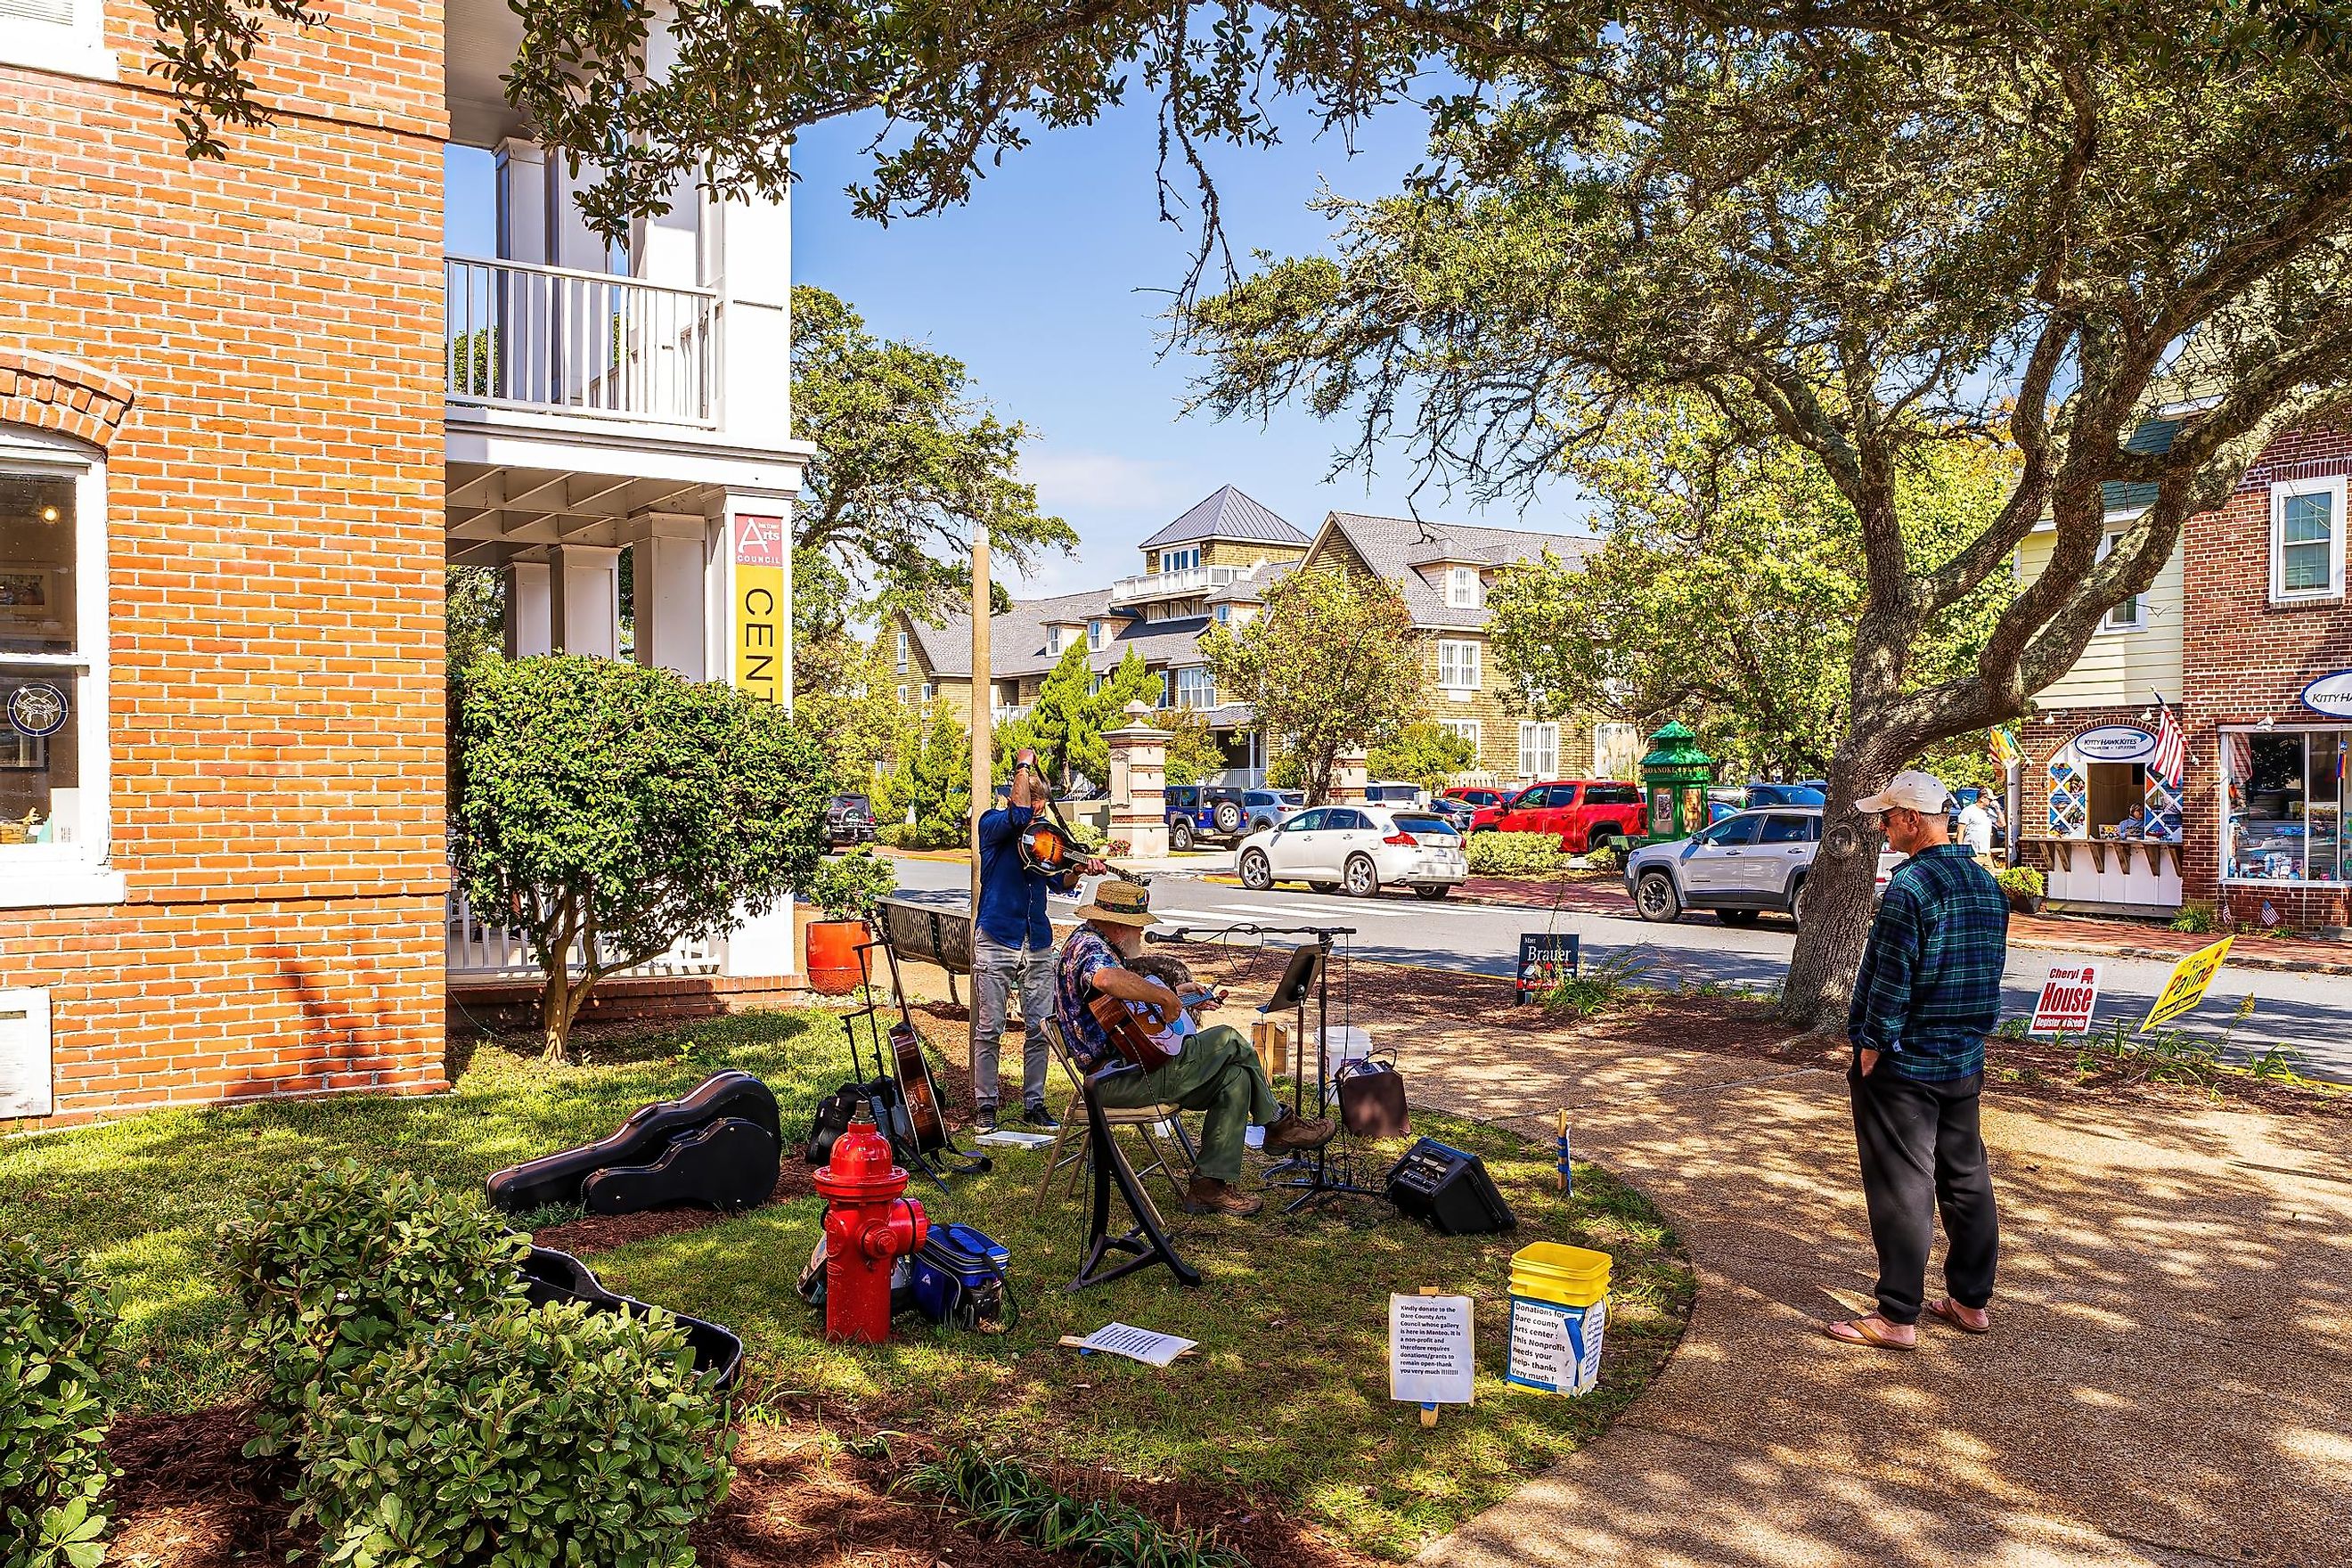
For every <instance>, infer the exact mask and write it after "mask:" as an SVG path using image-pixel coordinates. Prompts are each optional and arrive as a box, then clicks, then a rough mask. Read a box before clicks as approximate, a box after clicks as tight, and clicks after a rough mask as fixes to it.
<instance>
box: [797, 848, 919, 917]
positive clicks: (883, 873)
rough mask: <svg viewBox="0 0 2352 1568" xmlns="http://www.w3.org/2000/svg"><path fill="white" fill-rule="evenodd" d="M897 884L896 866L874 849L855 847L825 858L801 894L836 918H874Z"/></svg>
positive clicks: (895, 889)
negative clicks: (844, 853) (876, 910)
mask: <svg viewBox="0 0 2352 1568" xmlns="http://www.w3.org/2000/svg"><path fill="white" fill-rule="evenodd" d="M897 890H898V870H897V868H894V867H892V866H891V865H890V864H889V863H888V862H887V861H886V860H884V859H883V858H881V857H880V856H878V855H877V854H875V853H874V851H872V850H871V849H856V850H852V851H851V852H850V853H848V854H846V855H836V856H835V857H834V858H832V859H830V860H826V861H823V862H821V863H820V864H819V865H818V866H817V868H816V869H815V871H814V872H813V873H811V874H810V876H809V877H808V879H807V885H806V886H804V887H803V888H802V889H801V895H802V897H803V898H805V899H807V900H808V901H809V902H811V903H813V904H814V905H816V906H817V907H818V908H819V909H821V910H824V917H825V919H827V920H833V921H862V920H870V919H872V918H873V915H874V910H875V909H876V908H877V906H878V905H879V904H880V903H881V902H882V900H884V899H887V898H888V897H889V896H890V895H891V894H892V893H894V892H896V891H897Z"/></svg>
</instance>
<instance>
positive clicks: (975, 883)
mask: <svg viewBox="0 0 2352 1568" xmlns="http://www.w3.org/2000/svg"><path fill="white" fill-rule="evenodd" d="M988 592H989V590H988V530H987V529H985V528H974V529H973V530H972V531H971V834H970V836H969V842H970V844H971V929H972V945H973V947H974V949H975V950H976V949H977V948H978V947H979V944H980V814H981V813H982V812H983V811H986V810H987V809H988V806H989V796H990V794H991V792H992V786H993V770H992V763H993V762H994V761H995V752H996V742H995V735H994V733H993V729H994V725H993V721H994V718H995V710H996V702H995V695H996V681H995V679H994V677H993V675H992V672H991V668H990V665H989V647H988V633H989V616H988ZM977 983H978V982H977V977H975V979H974V984H977ZM973 1000H974V1002H975V1004H976V1003H977V1002H978V1000H979V998H978V997H977V995H975V996H974V998H973ZM979 1016H980V1008H979V1007H978V1006H977V1005H974V1006H973V1008H972V1017H973V1018H974V1019H977V1018H978V1017H979Z"/></svg>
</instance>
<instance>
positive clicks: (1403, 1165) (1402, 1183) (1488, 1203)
mask: <svg viewBox="0 0 2352 1568" xmlns="http://www.w3.org/2000/svg"><path fill="white" fill-rule="evenodd" d="M1387 1186H1388V1194H1389V1202H1391V1203H1392V1204H1394V1205H1396V1206H1397V1212H1398V1213H1400V1214H1404V1215H1411V1216H1412V1217H1413V1218H1414V1219H1417V1220H1421V1221H1423V1222H1424V1223H1426V1224H1427V1225H1428V1226H1430V1228H1431V1229H1433V1230H1435V1231H1437V1232H1438V1233H1440V1234H1441V1235H1444V1236H1483V1235H1485V1234H1486V1232H1488V1231H1494V1230H1509V1229H1510V1228H1511V1227H1512V1226H1516V1225H1517V1224H1518V1223H1519V1221H1518V1216H1517V1215H1514V1214H1512V1213H1511V1205H1508V1204H1507V1203H1505V1202H1504V1201H1503V1194H1500V1193H1498V1192H1496V1190H1495V1178H1494V1177H1492V1176H1490V1175H1488V1174H1487V1173H1486V1162H1485V1161H1483V1160H1481V1159H1479V1158H1478V1156H1477V1155H1475V1154H1473V1153H1470V1152H1467V1151H1466V1150H1462V1149H1456V1148H1454V1147H1453V1146H1452V1145H1450V1144H1446V1143H1440V1142H1438V1141H1437V1140H1436V1139H1434V1138H1423V1139H1422V1140H1421V1141H1420V1142H1417V1143H1415V1144H1414V1145H1413V1146H1412V1148H1410V1149H1408V1150H1406V1151H1405V1152H1404V1158H1402V1159H1401V1160H1399V1161H1398V1162H1397V1163H1395V1164H1393V1165H1391V1166H1390V1167H1389V1174H1388V1182H1387Z"/></svg>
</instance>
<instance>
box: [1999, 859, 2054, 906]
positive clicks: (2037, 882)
mask: <svg viewBox="0 0 2352 1568" xmlns="http://www.w3.org/2000/svg"><path fill="white" fill-rule="evenodd" d="M1993 883H1994V885H1995V886H1997V887H1999V888H2000V890H2001V891H2002V892H2004V893H2007V894H2008V895H2009V896H2010V897H2011V898H2012V899H2038V898H2040V897H2042V894H2043V893H2045V892H2047V891H2048V890H2049V884H2048V883H2046V882H2044V881H2043V880H2042V871H2041V868H2038V867H2034V866H2011V867H2010V868H2008V869H2007V870H2004V871H1996V872H1994V873H1993Z"/></svg>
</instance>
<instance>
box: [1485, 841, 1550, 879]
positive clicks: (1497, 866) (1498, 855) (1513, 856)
mask: <svg viewBox="0 0 2352 1568" xmlns="http://www.w3.org/2000/svg"><path fill="white" fill-rule="evenodd" d="M1566 869H1568V857H1567V856H1565V855H1563V854H1561V853H1560V852H1559V835H1558V834H1556V833H1474V834H1472V835H1471V836H1470V872H1471V875H1473V876H1476V877H1549V876H1557V875H1558V874H1559V873H1560V872H1562V871H1565V870H1566Z"/></svg>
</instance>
